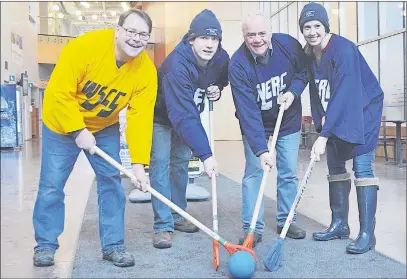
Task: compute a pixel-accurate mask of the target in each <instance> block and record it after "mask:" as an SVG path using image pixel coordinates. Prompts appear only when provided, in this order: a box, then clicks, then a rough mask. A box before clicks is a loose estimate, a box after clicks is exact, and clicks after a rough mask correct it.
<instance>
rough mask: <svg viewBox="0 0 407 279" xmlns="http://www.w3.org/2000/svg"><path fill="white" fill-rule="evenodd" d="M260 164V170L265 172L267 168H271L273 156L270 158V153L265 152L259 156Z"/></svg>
mask: <svg viewBox="0 0 407 279" xmlns="http://www.w3.org/2000/svg"><path fill="white" fill-rule="evenodd" d="M260 163H261V167H262V169H263V170H264V171H265V170H266V167H267V166H269V167H270V170H271V169H272V168H273V165H274V161H273V156H271V153H270V152H265V153H263V154H261V155H260Z"/></svg>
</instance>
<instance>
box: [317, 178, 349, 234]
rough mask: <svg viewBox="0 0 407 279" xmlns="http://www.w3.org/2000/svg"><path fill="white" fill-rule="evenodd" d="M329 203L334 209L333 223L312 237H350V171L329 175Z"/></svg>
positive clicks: (332, 209)
mask: <svg viewBox="0 0 407 279" xmlns="http://www.w3.org/2000/svg"><path fill="white" fill-rule="evenodd" d="M328 181H329V204H330V207H331V211H332V221H331V225H330V226H329V227H328V228H327V229H326V230H325V231H323V232H315V233H313V234H312V238H313V239H314V240H317V241H327V240H333V239H347V238H349V234H350V229H349V225H348V214H349V193H350V188H351V179H350V174H349V173H344V174H338V175H329V176H328Z"/></svg>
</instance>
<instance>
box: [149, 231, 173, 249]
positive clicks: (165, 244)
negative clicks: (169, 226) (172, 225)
mask: <svg viewBox="0 0 407 279" xmlns="http://www.w3.org/2000/svg"><path fill="white" fill-rule="evenodd" d="M153 246H154V247H155V248H158V249H166V248H171V246H172V232H157V233H155V234H154V237H153Z"/></svg>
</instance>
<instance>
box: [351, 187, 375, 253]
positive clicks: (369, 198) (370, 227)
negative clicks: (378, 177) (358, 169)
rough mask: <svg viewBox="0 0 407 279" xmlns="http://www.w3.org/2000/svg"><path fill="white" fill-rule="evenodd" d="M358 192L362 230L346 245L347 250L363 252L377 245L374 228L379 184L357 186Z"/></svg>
mask: <svg viewBox="0 0 407 279" xmlns="http://www.w3.org/2000/svg"><path fill="white" fill-rule="evenodd" d="M355 183H356V182H355ZM356 193H357V196H358V208H359V224H360V230H359V235H358V237H357V238H356V240H355V241H353V242H351V243H350V244H349V245H348V246H346V252H348V253H351V254H363V253H366V252H367V251H369V250H370V249H374V247H375V246H376V238H375V235H374V229H375V225H376V218H375V215H376V207H377V186H376V185H372V186H358V187H356Z"/></svg>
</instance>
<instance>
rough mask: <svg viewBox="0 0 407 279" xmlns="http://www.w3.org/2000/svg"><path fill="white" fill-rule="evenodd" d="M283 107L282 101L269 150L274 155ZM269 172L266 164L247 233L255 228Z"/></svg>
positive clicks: (252, 231)
mask: <svg viewBox="0 0 407 279" xmlns="http://www.w3.org/2000/svg"><path fill="white" fill-rule="evenodd" d="M284 109H285V103H282V104H281V105H280V110H279V112H278V116H277V122H276V126H275V127H274V132H273V138H272V140H271V148H270V152H271V154H273V155H274V149H275V147H276V143H277V138H278V133H279V131H280V126H281V121H282V119H283V114H284ZM269 172H270V166H268V165H267V167H266V169H265V170H264V173H263V178H262V180H261V184H260V189H259V193H258V194H257V200H256V206H255V207H254V212H253V217H252V221H251V224H250V230H249V233H254V230H255V228H256V222H257V218H258V216H259V211H260V205H261V202H262V200H263V194H264V188H265V187H266V182H267V175H268V173H269Z"/></svg>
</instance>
